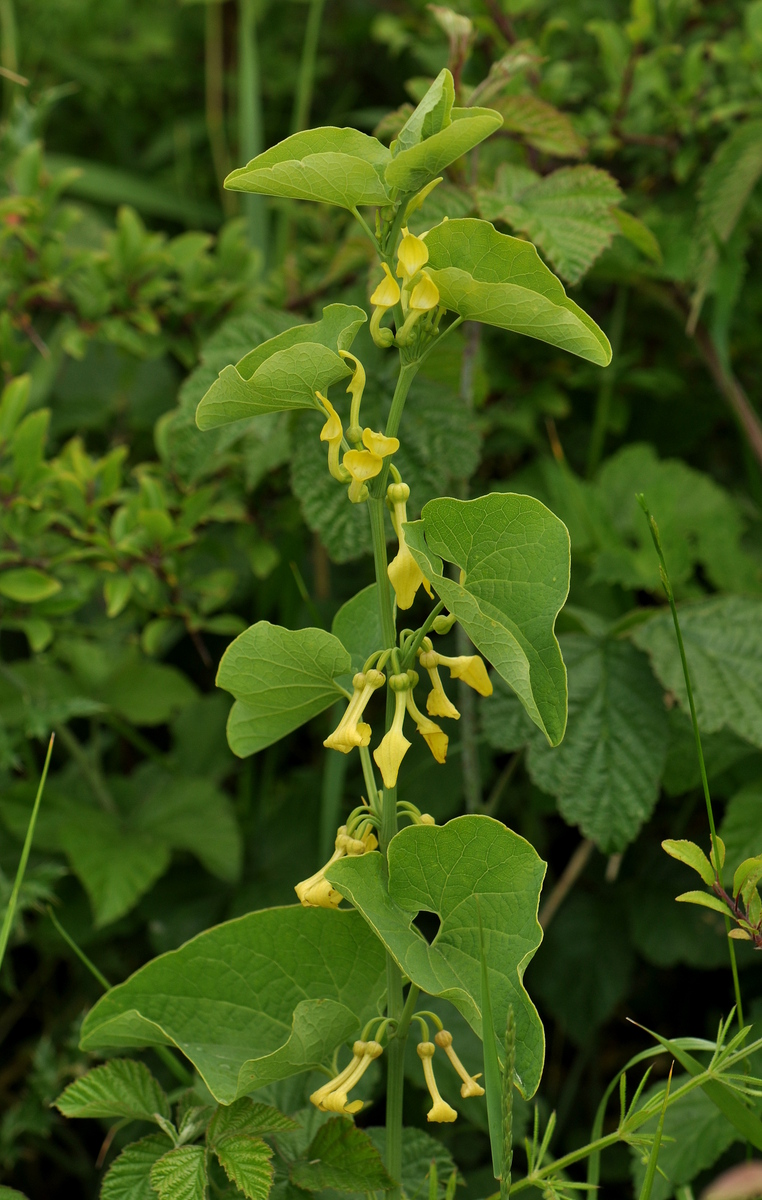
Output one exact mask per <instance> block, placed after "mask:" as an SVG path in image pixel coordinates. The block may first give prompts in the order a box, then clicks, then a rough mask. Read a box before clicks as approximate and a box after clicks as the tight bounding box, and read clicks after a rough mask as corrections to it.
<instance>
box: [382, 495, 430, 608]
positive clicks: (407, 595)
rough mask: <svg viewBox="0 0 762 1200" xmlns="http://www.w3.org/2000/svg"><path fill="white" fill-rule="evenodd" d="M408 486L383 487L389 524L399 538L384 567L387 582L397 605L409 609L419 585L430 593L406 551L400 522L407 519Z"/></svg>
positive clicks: (410, 555) (406, 546)
mask: <svg viewBox="0 0 762 1200" xmlns="http://www.w3.org/2000/svg"><path fill="white" fill-rule="evenodd" d="M409 496H410V488H409V487H408V486H407V484H406V483H392V484H390V485H389V487H388V488H387V489H386V499H387V503H388V504H389V505H390V506H391V509H392V524H393V525H394V529H395V532H396V534H397V537H398V539H399V550H398V551H397V553H396V555H395V556H394V558H393V559H392V561H391V562H390V563H389V566H388V567H387V569H386V571H387V575H388V576H389V581H390V583H391V585H392V587H393V588H394V594H395V596H396V597H397V607H398V608H410V607H411V606H412V603H413V601H414V600H415V596H416V592H417V591H418V589H419V587H420V586H421V584H423V586H424V587H425V588H426V591H427V592H428V593H429V595H431V585H430V584H429V581H428V579H426V577H425V575H424V574H423V571H422V570H421V568H420V567H419V566H418V563H417V562H416V561H415V559H414V558H413V556H412V554H411V553H410V549H409V547H408V544H407V542H406V540H405V530H404V529H403V525H404V524H405V522H406V521H407V500H408V497H409Z"/></svg>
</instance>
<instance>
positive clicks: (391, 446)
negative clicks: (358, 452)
mask: <svg viewBox="0 0 762 1200" xmlns="http://www.w3.org/2000/svg"><path fill="white" fill-rule="evenodd" d="M362 444H363V446H365V447H366V449H368V450H370V452H371V454H378V455H380V457H381V458H388V456H389V455H390V454H396V453H397V451H398V450H399V448H400V443H399V438H396V437H387V436H386V434H384V433H376V432H375V431H374V430H373V429H363V431H362Z"/></svg>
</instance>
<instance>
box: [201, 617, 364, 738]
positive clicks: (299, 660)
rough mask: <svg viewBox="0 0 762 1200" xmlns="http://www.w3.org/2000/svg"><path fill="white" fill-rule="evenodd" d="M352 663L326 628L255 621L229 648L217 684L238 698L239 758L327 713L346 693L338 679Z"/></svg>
mask: <svg viewBox="0 0 762 1200" xmlns="http://www.w3.org/2000/svg"><path fill="white" fill-rule="evenodd" d="M351 666H352V660H351V658H350V655H349V652H348V651H347V650H345V649H344V647H343V646H342V644H341V642H340V641H339V639H338V638H336V637H334V636H333V634H331V633H327V632H326V631H325V630H323V629H296V630H291V629H281V627H280V626H279V625H271V624H270V622H269V621H258V622H257V624H256V625H252V626H251V628H249V629H247V630H246V632H245V633H242V634H241V635H240V637H237V638H236V639H235V641H234V642H231V644H230V645H229V646H228V648H227V650H226V651H225V653H224V654H223V656H222V662H221V663H220V668H219V671H218V672H217V686H218V687H222V688H225V690H226V691H228V692H231V693H232V694H233V695H234V696H235V698H236V703H235V704H234V705H233V707H232V709H231V710H230V716H229V718H228V741H229V743H230V749H231V750H232V751H233V753H234V754H237V755H238V756H239V758H245V757H246V756H247V755H249V754H256V753H257V752H258V751H259V750H263V749H264V748H265V746H270V745H272V743H273V742H277V741H278V739H279V738H282V737H285V735H286V734H287V733H290V732H291V731H292V730H293V729H298V728H299V726H300V725H303V724H304V723H305V721H309V719H310V717H314V716H317V714H318V713H321V712H323V710H324V709H326V708H328V707H330V705H331V704H333V703H334V701H336V700H338V698H339V696H340V695H341V694H342V693H341V691H340V689H339V688H338V686H337V684H336V682H335V681H336V679H338V678H339V677H340V676H341V675H346V674H347V673H348V672H349V671H350V670H351Z"/></svg>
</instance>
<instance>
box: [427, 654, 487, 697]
mask: <svg viewBox="0 0 762 1200" xmlns="http://www.w3.org/2000/svg"><path fill="white" fill-rule="evenodd" d="M439 661H440V662H442V663H446V664H447V666H448V667H449V668H450V678H451V679H462V680H463V682H464V683H467V684H468V686H469V687H471V688H473V689H474V691H475V692H478V693H479V695H480V696H491V695H492V691H493V688H492V680H491V679H490V677H489V675H488V674H487V668H486V666H485V665H484V659H482V658H480V657H479V655H478V654H463V655H460V656H459V657H458V658H446V657H444V656H443V655H440V658H439Z"/></svg>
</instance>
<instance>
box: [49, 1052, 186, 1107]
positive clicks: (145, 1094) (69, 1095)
mask: <svg viewBox="0 0 762 1200" xmlns="http://www.w3.org/2000/svg"><path fill="white" fill-rule="evenodd" d="M55 1105H56V1108H57V1109H58V1111H59V1112H61V1113H63V1115H64V1116H65V1117H128V1118H129V1119H131V1120H134V1121H153V1120H154V1115H155V1114H156V1113H158V1114H159V1115H160V1116H162V1117H165V1118H166V1120H169V1118H170V1116H171V1115H172V1114H171V1112H170V1108H169V1101H168V1100H167V1097H166V1095H165V1093H164V1089H163V1088H162V1087H161V1086H160V1084H159V1083H158V1081H157V1080H156V1079H154V1077H153V1075H152V1074H151V1072H150V1071H149V1070H148V1067H146V1066H145V1065H144V1064H143V1063H141V1062H135V1061H134V1059H131V1058H113V1059H111V1061H110V1062H107V1063H105V1064H104V1065H103V1066H102V1067H95V1068H94V1069H93V1070H92V1071H88V1072H87V1074H86V1075H84V1076H83V1077H82V1078H81V1079H77V1080H75V1082H74V1083H70V1084H69V1086H68V1087H67V1088H66V1090H65V1091H64V1092H62V1093H61V1095H60V1096H59V1097H58V1099H57V1100H56V1101H55Z"/></svg>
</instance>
